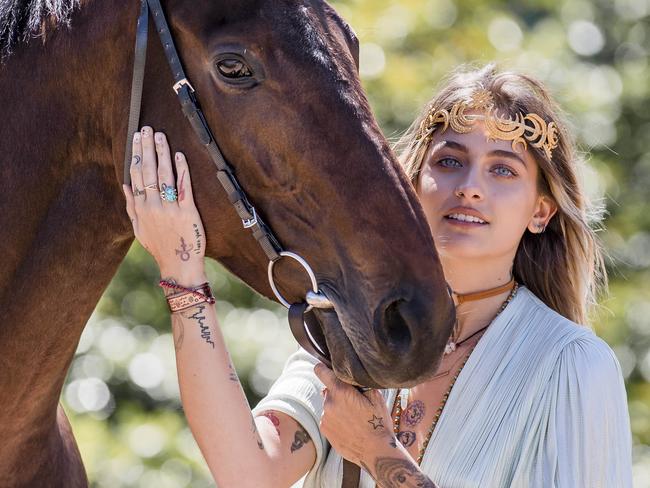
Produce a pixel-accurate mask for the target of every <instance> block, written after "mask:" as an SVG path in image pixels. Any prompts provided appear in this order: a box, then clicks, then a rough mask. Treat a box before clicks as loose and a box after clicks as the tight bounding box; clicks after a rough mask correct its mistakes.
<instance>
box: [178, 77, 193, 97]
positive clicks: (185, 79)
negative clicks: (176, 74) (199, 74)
mask: <svg viewBox="0 0 650 488" xmlns="http://www.w3.org/2000/svg"><path fill="white" fill-rule="evenodd" d="M183 85H185V86H187V87H188V88H189V89H190V91H192V92H193V91H194V87H193V86H192V85H191V84H190V82H189V81H188V79H187V78H183V79H182V80H178V81H177V82H176V83H174V86H173V89H174V91H175V92H176V95H178V92H179V91H181V88H182V87H183Z"/></svg>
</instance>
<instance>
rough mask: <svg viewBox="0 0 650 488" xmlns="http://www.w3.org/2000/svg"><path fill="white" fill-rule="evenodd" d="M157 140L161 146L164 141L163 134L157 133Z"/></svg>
mask: <svg viewBox="0 0 650 488" xmlns="http://www.w3.org/2000/svg"><path fill="white" fill-rule="evenodd" d="M155 139H156V142H157V143H158V144H160V143H161V142H162V140H163V139H162V134H161V133H160V132H156V137H155Z"/></svg>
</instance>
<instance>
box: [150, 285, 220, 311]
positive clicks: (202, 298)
mask: <svg viewBox="0 0 650 488" xmlns="http://www.w3.org/2000/svg"><path fill="white" fill-rule="evenodd" d="M158 284H159V285H160V286H161V287H163V288H169V289H173V290H180V293H176V294H174V295H170V296H168V297H166V299H167V304H168V305H169V309H170V310H171V311H172V312H180V311H181V310H185V309H186V308H190V307H193V306H195V305H197V304H199V303H203V302H207V303H209V304H214V303H215V299H214V296H213V295H212V290H211V289H210V283H208V282H207V281H206V282H205V283H202V284H201V285H199V286H196V287H194V288H187V287H185V286H181V285H179V284H178V283H176V282H175V281H173V280H160V281H159V282H158Z"/></svg>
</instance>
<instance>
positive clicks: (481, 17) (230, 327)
mask: <svg viewBox="0 0 650 488" xmlns="http://www.w3.org/2000/svg"><path fill="white" fill-rule="evenodd" d="M333 3H334V6H335V7H336V8H337V9H338V11H339V12H340V13H341V14H342V15H343V17H344V18H345V19H346V20H347V21H348V22H349V23H350V24H351V25H352V27H353V28H354V29H355V31H356V32H357V34H358V37H359V39H360V41H361V74H362V79H363V81H364V86H365V88H366V90H367V92H368V94H369V97H370V100H371V104H372V106H373V109H374V110H375V113H376V115H377V117H378V119H379V121H380V124H381V126H382V128H383V129H384V131H385V133H386V134H387V135H388V137H389V138H391V139H395V138H396V136H397V135H398V134H399V133H400V131H402V130H404V129H405V128H406V127H407V126H408V125H409V124H410V122H411V121H412V119H413V118H414V116H415V115H416V113H417V111H418V110H419V109H420V107H421V106H423V104H424V103H426V101H427V100H428V99H429V97H430V96H431V95H432V94H433V93H434V91H435V87H436V85H437V84H438V83H439V81H440V80H441V79H442V78H443V77H444V76H445V75H446V74H447V73H449V72H450V71H451V70H452V69H454V68H455V67H457V66H458V65H460V64H464V63H470V62H477V63H486V62H489V61H492V60H494V61H497V62H498V63H499V65H500V66H502V67H504V68H513V69H517V70H521V71H524V72H526V73H529V74H532V75H534V76H536V77H538V78H541V79H542V80H543V81H545V82H546V83H547V85H548V86H549V87H550V89H551V91H552V92H553V94H554V95H555V96H556V98H557V99H558V100H559V101H560V103H561V105H562V106H563V107H564V108H565V109H566V111H567V113H568V114H569V117H570V119H571V120H572V122H573V127H574V129H575V132H576V134H577V136H578V139H579V142H580V145H581V149H582V150H583V151H584V156H585V159H586V160H587V166H586V168H585V172H584V179H585V182H586V185H587V188H588V191H589V194H590V195H591V197H592V198H594V199H597V200H599V199H602V200H603V201H604V203H605V204H606V206H607V216H606V220H605V225H606V228H607V230H606V231H605V232H603V233H601V237H602V238H603V240H604V241H605V243H606V245H607V249H608V254H609V258H608V268H609V272H610V279H611V286H610V291H611V293H610V296H609V297H606V298H604V299H603V301H602V307H601V309H600V311H599V313H598V315H597V317H595V320H594V327H595V329H596V331H597V333H598V334H599V335H600V336H602V337H603V338H604V339H605V340H606V341H607V342H608V343H609V344H610V345H611V346H612V347H613V348H614V350H615V352H616V354H617V356H618V358H619V360H620V363H621V365H622V368H623V372H624V375H625V377H626V382H627V389H628V396H629V408H630V416H631V421H632V430H633V436H634V478H635V486H637V487H646V486H650V385H649V384H648V379H649V378H650V290H649V289H648V286H647V284H648V282H649V278H650V273H649V266H650V233H649V232H650V211H649V210H650V209H649V208H648V207H647V205H646V198H647V190H648V189H649V188H650V146H649V144H648V141H649V140H650V97H649V96H648V92H649V90H650V83H649V82H648V77H649V76H650V68H649V66H648V49H649V47H650V25H649V22H648V20H649V13H650V0H596V1H591V2H587V1H582V0H567V1H562V2H557V1H554V0H520V1H517V2H514V1H504V0H500V1H499V0H492V1H483V0H456V1H454V0H417V1H416V0H403V1H400V2H395V1H387V0H347V1H343V0H342V1H337V2H333ZM209 273H210V278H211V280H212V282H213V283H214V285H215V286H214V288H215V293H216V295H217V296H218V297H219V298H220V301H219V302H218V304H217V305H218V306H217V308H218V310H219V316H220V320H221V323H222V326H223V330H224V333H225V336H226V338H227V341H228V345H229V348H230V351H231V353H232V356H233V359H234V362H235V364H236V367H237V370H238V373H239V375H240V378H241V379H242V381H243V383H244V385H245V389H246V393H247V395H248V398H249V401H250V403H251V404H252V405H254V404H255V403H256V402H257V401H258V400H259V399H260V398H261V397H262V396H263V395H264V393H265V392H266V391H267V389H268V387H269V385H270V384H271V383H272V381H273V380H274V379H275V377H277V375H278V374H279V373H280V371H281V368H282V364H283V362H284V360H285V358H286V357H287V356H288V354H289V353H291V352H292V351H293V350H294V349H295V347H296V346H295V344H294V342H293V339H292V338H291V337H290V334H289V332H288V327H287V325H286V314H285V312H284V310H283V309H281V308H280V307H279V306H277V305H275V304H274V303H271V302H269V301H267V300H265V299H262V298H259V297H257V296H255V295H253V294H252V293H251V292H250V290H249V289H248V288H247V287H246V286H245V285H243V284H241V283H240V282H239V281H238V280H236V279H234V278H232V277H231V276H229V275H227V274H226V273H225V272H224V271H223V269H222V268H221V267H220V266H219V265H218V264H216V263H212V262H211V263H210V269H209ZM157 279H158V273H157V268H156V266H155V264H154V263H153V262H152V260H151V259H150V258H149V257H148V255H147V254H146V252H144V251H143V250H142V248H141V247H140V246H139V245H137V244H135V245H134V246H133V248H132V249H131V251H130V253H129V255H128V257H127V259H126V260H125V261H124V263H123V264H122V266H121V267H120V269H119V272H118V273H117V275H116V276H115V278H114V280H113V281H112V283H111V285H110V287H109V288H108V290H107V291H106V293H105V294H104V297H103V298H102V300H101V302H100V303H99V305H98V306H97V309H96V311H95V313H94V315H93V317H92V318H91V320H90V322H89V324H88V326H87V327H86V330H85V332H84V335H83V336H82V340H81V341H80V344H79V350H78V353H77V355H76V357H75V359H74V362H73V365H72V368H71V370H70V374H69V377H68V380H67V382H66V386H65V389H64V393H63V401H64V405H65V406H66V410H67V412H68V414H69V415H70V417H71V421H72V424H73V428H74V430H75V432H76V435H77V439H78V441H79V445H80V449H81V452H82V456H83V458H84V460H85V464H86V467H87V469H88V473H89V476H90V479H91V481H92V484H93V486H96V487H117V486H138V487H145V488H146V487H149V486H151V487H154V486H155V487H156V488H159V487H185V486H191V487H203V486H213V482H212V481H210V476H209V473H208V471H207V468H206V466H205V463H204V462H203V460H202V458H201V455H200V453H199V451H198V449H197V447H196V445H195V443H194V441H193V439H192V436H191V433H190V432H189V430H188V428H187V425H186V422H185V420H184V417H183V413H182V410H181V406H180V402H179V396H178V386H177V384H176V373H175V365H174V356H173V345H172V340H171V336H170V333H169V332H170V322H169V315H168V312H167V311H166V308H165V304H164V301H163V299H162V296H161V293H160V290H159V289H158V288H157V286H156V285H155V283H156V281H157ZM235 332H236V333H235ZM226 435H227V434H226Z"/></svg>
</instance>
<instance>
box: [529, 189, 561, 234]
mask: <svg viewBox="0 0 650 488" xmlns="http://www.w3.org/2000/svg"><path fill="white" fill-rule="evenodd" d="M556 212H557V204H556V203H555V200H553V199H552V198H551V197H549V196H547V195H540V196H539V197H538V198H537V205H536V206H535V212H534V213H533V216H532V218H531V219H530V222H529V223H528V230H529V231H530V232H531V233H533V234H541V233H542V232H544V230H545V229H546V226H547V225H548V223H549V222H550V221H551V218H552V217H553V215H555V214H556Z"/></svg>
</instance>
